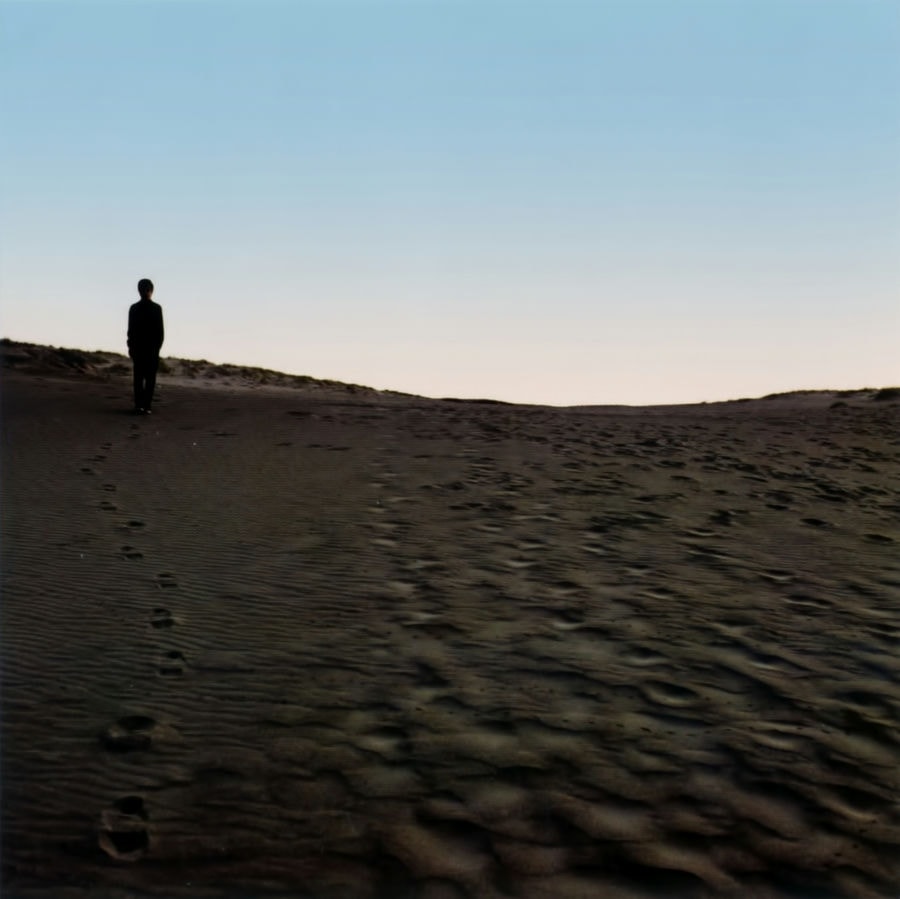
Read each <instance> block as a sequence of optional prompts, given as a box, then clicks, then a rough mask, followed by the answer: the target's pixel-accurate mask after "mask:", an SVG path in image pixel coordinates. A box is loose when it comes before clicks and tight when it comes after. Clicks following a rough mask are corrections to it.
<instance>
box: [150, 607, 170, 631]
mask: <svg viewBox="0 0 900 899" xmlns="http://www.w3.org/2000/svg"><path fill="white" fill-rule="evenodd" d="M174 624H175V618H174V617H173V615H172V613H171V612H170V611H169V610H168V609H154V610H153V614H152V615H151V616H150V626H151V627H154V628H156V629H157V630H161V629H163V628H168V627H172V626H173V625H174Z"/></svg>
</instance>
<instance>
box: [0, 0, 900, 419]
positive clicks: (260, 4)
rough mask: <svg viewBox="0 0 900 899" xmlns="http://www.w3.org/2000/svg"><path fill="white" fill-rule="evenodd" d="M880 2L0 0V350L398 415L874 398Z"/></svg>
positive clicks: (888, 157)
mask: <svg viewBox="0 0 900 899" xmlns="http://www.w3.org/2000/svg"><path fill="white" fill-rule="evenodd" d="M898 87H900V5H898V4H895V3H891V2H882V0H828V2H823V3H817V4H812V3H809V2H807V0H717V2H711V0H680V2H679V3H671V2H670V0H627V2H626V0H617V2H606V0H598V2H593V3H587V2H573V0H560V2H554V3H550V2H548V0H525V2H521V3H513V2H509V0H478V2H475V0H328V2H326V0H298V2H292V3H288V2H284V0H257V2H252V3H251V2H249V0H167V2H163V0H135V2H129V3H127V4H116V3H110V2H92V0H71V2H53V0H47V2H40V3H35V2H24V0H6V2H4V3H2V4H0V113H2V121H3V122H4V126H3V133H2V135H0V195H2V197H3V200H2V203H0V304H2V305H0V334H2V335H3V336H6V337H10V338H12V339H15V340H22V341H28V342H33V343H45V344H52V345H57V346H70V347H79V348H82V349H85V350H93V349H102V350H114V351H118V352H124V331H125V319H126V315H127V307H128V305H129V304H130V303H131V302H133V301H134V300H136V299H137V294H136V284H137V281H138V279H139V278H142V277H149V278H151V279H152V280H153V281H154V283H155V285H156V293H155V296H154V299H156V300H158V301H159V302H160V303H161V304H162V305H163V308H164V311H165V318H166V331H167V339H166V344H165V346H164V348H163V354H164V355H166V356H178V357H182V358H194V359H197V358H205V359H208V360H210V361H213V362H217V363H235V364H240V365H252V366H259V367H263V368H269V369H275V370H279V371H285V372H289V373H294V374H306V375H311V376H314V377H320V378H330V379H335V380H340V381H346V382H353V383H360V384H366V385H369V386H372V387H377V388H381V389H393V390H400V391H404V392H409V393H415V394H421V395H426V396H457V397H481V398H493V399H501V400H507V401H512V402H532V403H549V404H554V405H576V404H607V403H627V404H633V405H643V404H655V403H682V402H683V403H687V402H700V401H715V400H725V399H734V398H738V397H743V396H761V395H765V394H767V393H773V392H780V391H789V390H795V389H852V388H861V387H866V386H872V387H880V386H889V385H895V384H897V383H898V382H900V366H898V363H897V361H896V360H897V358H898V353H897V347H898V345H900V340H898V338H900V302H898V299H900V104H898V98H900V92H898Z"/></svg>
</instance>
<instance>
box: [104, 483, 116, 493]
mask: <svg viewBox="0 0 900 899" xmlns="http://www.w3.org/2000/svg"><path fill="white" fill-rule="evenodd" d="M103 489H104V490H105V491H106V492H107V493H115V492H116V485H115V484H104V485H103Z"/></svg>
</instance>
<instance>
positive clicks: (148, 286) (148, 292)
mask: <svg viewBox="0 0 900 899" xmlns="http://www.w3.org/2000/svg"><path fill="white" fill-rule="evenodd" d="M138 293H139V294H140V295H141V299H142V300H149V299H150V297H152V296H153V282H152V281H151V280H150V279H149V278H141V280H140V281H138Z"/></svg>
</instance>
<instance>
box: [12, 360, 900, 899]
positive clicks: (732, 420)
mask: <svg viewBox="0 0 900 899" xmlns="http://www.w3.org/2000/svg"><path fill="white" fill-rule="evenodd" d="M26 355H27V354H26ZM32 362H34V359H33V358H32ZM10 364H11V365H12V366H13V367H12V368H7V370H6V371H5V373H4V377H3V382H2V435H3V443H2V510H3V515H2V525H3V531H2V553H3V555H2V564H3V604H2V662H3V688H2V689H3V692H2V765H3V768H2V788H3V817H2V837H3V844H2V848H3V856H2V862H3V896H4V897H23V899H25V897H51V896H52V897H60V899H67V897H73V899H74V897H117V899H125V897H131V896H144V895H153V896H165V897H182V896H196V897H229V899H231V897H256V896H259V897H262V896H266V897H269V896H284V897H288V896H290V897H315V899H320V897H327V899H337V897H341V899H393V897H415V899H456V897H463V896H470V897H479V899H481V897H484V899H505V897H524V899H570V897H571V899H606V897H610V899H619V897H623V899H624V897H628V899H632V897H649V896H660V897H663V896H665V897H670V896H679V897H718V896H746V897H791V899H796V897H801V896H803V897H806V896H809V897H838V896H850V897H876V896H877V897H886V896H896V895H898V894H900V806H898V798H900V683H898V674H900V657H898V649H900V551H898V550H900V464H898V460H900V405H898V403H897V401H896V400H894V401H891V400H889V399H888V400H886V401H878V400H876V399H875V397H876V396H878V394H876V393H875V392H874V391H861V392H858V393H853V394H848V395H841V396H837V395H835V394H828V393H814V394H801V395H789V396H782V397H774V398H770V399H763V400H753V401H741V402H734V403H722V404H711V405H698V406H681V407H650V408H639V409H638V408H635V409H630V408H621V407H620V408H615V407H607V408H603V407H596V408H580V409H579V408H573V409H554V408H547V407H537V406H535V407H525V406H509V405H500V404H491V403H478V402H458V401H439V400H423V399H416V398H410V397H403V396H398V395H388V394H379V393H377V392H374V391H366V390H350V389H343V388H341V387H339V386H337V385H325V384H320V383H314V382H309V383H300V382H298V383H297V386H294V387H292V388H287V387H281V388H279V387H272V386H266V385H264V386H259V383H260V380H259V379H257V380H256V382H252V381H251V380H247V379H244V380H243V381H242V380H241V378H240V377H239V374H240V373H239V372H237V373H236V372H231V373H230V374H229V372H224V371H212V372H211V371H210V370H209V369H206V370H204V371H201V372H200V373H199V374H200V375H201V378H200V380H201V381H202V382H203V383H202V384H201V383H199V382H198V383H188V382H187V381H185V379H184V377H183V375H184V372H181V374H180V375H179V378H177V379H176V378H170V379H169V380H167V379H166V378H165V377H163V378H161V382H160V394H159V401H158V405H157V409H156V414H154V415H153V416H152V417H149V418H146V417H134V416H132V415H129V414H128V410H129V407H130V402H129V383H128V380H127V378H125V377H123V376H122V375H121V374H119V373H117V372H115V371H114V372H112V373H110V372H107V373H106V374H105V375H103V376H98V373H97V371H96V370H95V369H90V366H88V369H85V367H84V366H81V367H80V370H76V369H78V368H79V367H77V366H76V368H71V369H67V368H65V366H63V367H62V368H60V367H52V366H51V367H47V366H44V367H43V368H41V366H38V365H27V364H24V363H23V362H22V359H21V358H19V359H18V361H17V359H16V358H12V362H11V363H10ZM189 374H190V373H189ZM197 374H198V372H196V371H195V372H194V373H193V376H194V377H196V376H197ZM232 376H233V377H232ZM883 395H884V393H882V394H881V396H883Z"/></svg>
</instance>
